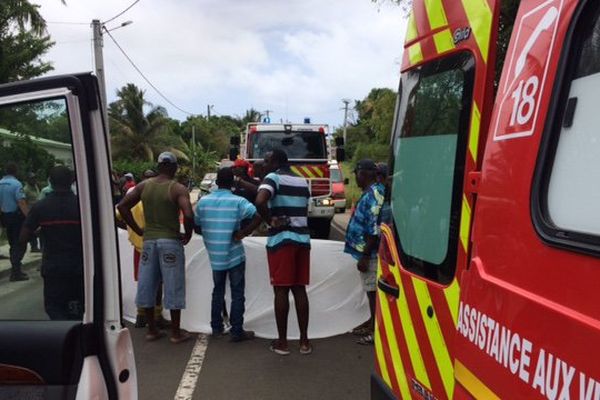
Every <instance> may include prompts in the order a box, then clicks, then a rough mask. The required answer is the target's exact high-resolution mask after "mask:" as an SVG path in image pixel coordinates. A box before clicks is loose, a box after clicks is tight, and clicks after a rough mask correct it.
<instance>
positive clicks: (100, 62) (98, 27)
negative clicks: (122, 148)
mask: <svg viewBox="0 0 600 400" xmlns="http://www.w3.org/2000/svg"><path fill="white" fill-rule="evenodd" d="M103 27H104V26H103V25H102V23H101V22H100V20H98V19H95V20H93V21H92V30H93V34H94V39H93V43H94V63H95V69H96V76H97V77H98V85H99V86H100V100H101V101H102V113H103V115H104V126H106V130H107V132H109V134H110V130H109V128H108V104H107V101H106V80H105V78H104V55H103V54H102V48H103V47H104V39H103V38H102V28H103ZM109 144H110V140H109Z"/></svg>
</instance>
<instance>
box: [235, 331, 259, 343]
mask: <svg viewBox="0 0 600 400" xmlns="http://www.w3.org/2000/svg"><path fill="white" fill-rule="evenodd" d="M252 339H254V331H242V333H241V334H240V335H235V336H234V335H233V334H232V335H231V341H232V342H243V341H246V340H252Z"/></svg>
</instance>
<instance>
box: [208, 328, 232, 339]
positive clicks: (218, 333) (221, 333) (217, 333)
mask: <svg viewBox="0 0 600 400" xmlns="http://www.w3.org/2000/svg"><path fill="white" fill-rule="evenodd" d="M227 333H228V332H227V331H225V330H222V331H212V333H211V335H210V336H211V337H213V338H215V339H220V338H223V337H225V336H227Z"/></svg>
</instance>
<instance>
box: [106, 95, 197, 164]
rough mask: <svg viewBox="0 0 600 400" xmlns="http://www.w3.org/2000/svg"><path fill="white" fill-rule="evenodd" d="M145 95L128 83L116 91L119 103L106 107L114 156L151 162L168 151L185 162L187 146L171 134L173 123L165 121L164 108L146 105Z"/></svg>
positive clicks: (166, 118) (167, 119)
mask: <svg viewBox="0 0 600 400" xmlns="http://www.w3.org/2000/svg"><path fill="white" fill-rule="evenodd" d="M144 94H145V92H144V91H143V90H141V89H140V88H138V87H137V86H135V85H134V84H132V83H129V84H127V85H125V86H124V87H122V88H121V89H119V90H117V97H118V100H117V101H115V102H113V103H111V104H110V105H109V110H108V115H109V118H110V128H111V142H112V150H113V157H114V158H115V159H122V160H132V161H154V160H155V159H156V157H157V156H158V154H160V153H161V152H162V151H165V150H168V151H171V152H173V153H174V154H175V155H176V156H177V157H178V158H180V159H182V160H186V161H187V160H188V156H187V152H188V147H187V145H186V144H185V142H184V141H183V139H182V138H181V137H180V136H177V135H176V134H175V133H174V132H173V128H174V127H173V120H170V119H169V118H168V115H167V111H166V110H165V109H164V108H163V107H160V106H154V105H152V104H151V103H149V102H148V101H147V100H146V99H145V98H144ZM146 109H148V112H145V110H146Z"/></svg>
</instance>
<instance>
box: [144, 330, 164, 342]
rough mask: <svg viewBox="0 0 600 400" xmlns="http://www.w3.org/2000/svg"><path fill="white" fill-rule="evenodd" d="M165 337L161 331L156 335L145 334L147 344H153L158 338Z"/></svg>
mask: <svg viewBox="0 0 600 400" xmlns="http://www.w3.org/2000/svg"><path fill="white" fill-rule="evenodd" d="M165 336H167V334H166V333H164V332H163V331H158V332H156V333H146V341H147V342H154V341H156V340H158V339H160V338H163V337H165Z"/></svg>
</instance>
